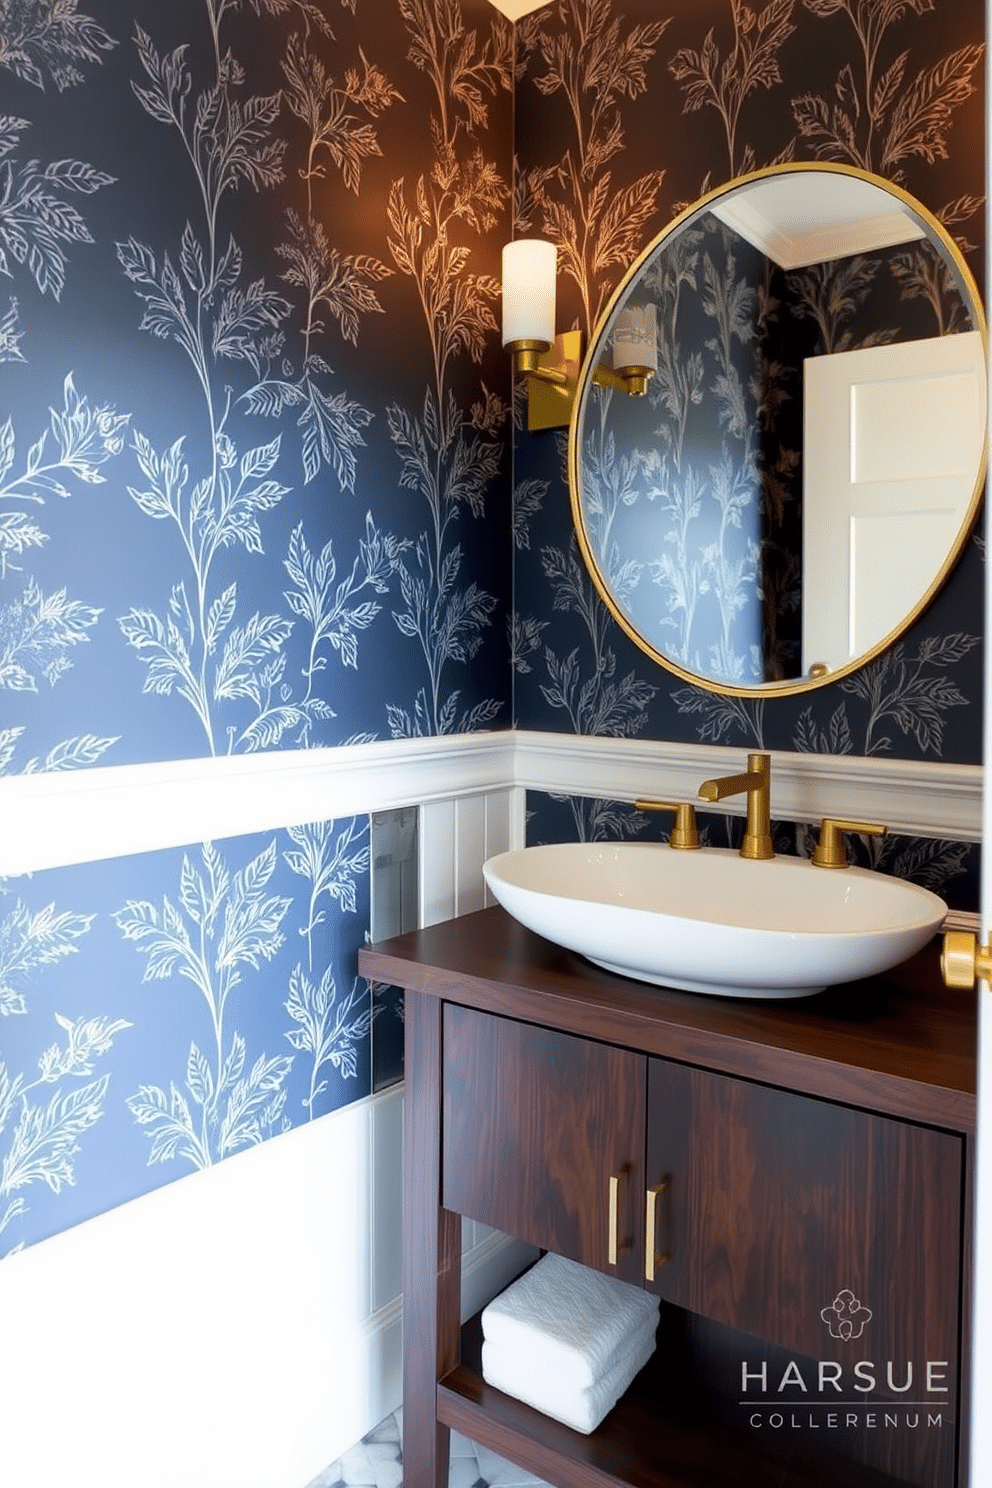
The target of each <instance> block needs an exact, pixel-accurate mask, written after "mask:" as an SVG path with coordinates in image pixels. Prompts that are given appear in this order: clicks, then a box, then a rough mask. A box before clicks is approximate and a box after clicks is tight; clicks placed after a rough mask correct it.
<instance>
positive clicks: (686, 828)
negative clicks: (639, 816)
mask: <svg viewBox="0 0 992 1488" xmlns="http://www.w3.org/2000/svg"><path fill="white" fill-rule="evenodd" d="M634 805H635V806H636V807H637V809H638V810H639V811H674V812H675V825H674V826H673V827H672V830H671V832H670V834H669V837H668V845H669V847H675V848H678V849H679V850H680V851H685V850H686V849H687V848H693V847H702V843H701V842H700V840H699V828H698V827H697V826H696V810H695V807H694V806H693V804H692V802H691V801H635V802H634Z"/></svg>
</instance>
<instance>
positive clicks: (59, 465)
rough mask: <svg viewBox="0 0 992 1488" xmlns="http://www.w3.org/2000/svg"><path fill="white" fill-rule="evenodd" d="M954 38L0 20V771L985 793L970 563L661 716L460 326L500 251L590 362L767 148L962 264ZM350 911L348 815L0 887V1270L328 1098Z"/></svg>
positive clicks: (660, 19)
mask: <svg viewBox="0 0 992 1488" xmlns="http://www.w3.org/2000/svg"><path fill="white" fill-rule="evenodd" d="M514 34H516V37H517V50H516V55H514V51H513V37H514ZM983 42H984V20H983V11H982V7H981V5H980V3H979V0H873V3H871V4H859V5H857V6H855V5H854V4H853V3H849V0H770V3H769V4H768V6H767V7H766V8H765V9H764V10H760V11H753V10H751V9H750V8H749V7H748V6H746V5H744V4H742V3H740V0H668V3H667V4H663V5H659V4H658V3H656V0H622V3H609V0H552V3H551V4H550V5H549V6H548V7H546V8H545V9H543V10H541V11H539V12H537V13H535V14H534V15H532V16H531V17H529V18H527V19H526V20H525V21H524V22H522V23H520V24H519V25H518V26H517V27H516V28H515V31H514V28H512V27H511V26H510V25H509V24H508V23H507V22H505V21H504V20H503V19H502V18H501V17H500V16H499V15H498V14H497V13H496V12H495V11H494V10H493V8H492V7H491V6H490V5H489V4H488V3H487V0H320V3H317V0H170V3H168V4H162V3H160V0H33V3H30V4H23V3H20V0H0V772H3V773H6V774H8V775H19V774H23V773H25V772H35V771H42V770H65V769H72V770H78V769H90V768H99V767H100V766H101V765H109V764H114V765H117V764H129V763H139V762H146V761H156V760H167V759H196V758H199V757H201V756H205V755H221V754H242V753H248V752H252V751H257V750H271V749H281V750H292V749H300V748H307V747H313V746H319V745H339V744H344V743H347V742H350V741H358V740H366V739H372V738H380V739H385V738H390V737H393V738H404V737H412V736H415V735H439V734H447V733H452V732H456V731H466V730H475V729H483V728H502V727H508V726H509V725H510V724H511V722H513V721H516V722H517V723H518V724H519V725H520V726H522V727H526V728H533V729H550V730H554V731H559V730H564V731H576V732H582V733H598V734H605V735H614V736H617V737H621V736H629V735H634V734H642V735H644V736H646V737H649V738H650V737H655V738H666V739H687V740H704V741H705V740H720V741H721V742H725V743H734V744H737V743H739V744H741V746H742V747H743V746H745V745H751V744H754V743H762V744H765V745H767V746H768V747H774V748H784V749H808V750H820V751H822V750H826V751H829V752H847V751H851V752H855V753H876V752H881V751H888V752H890V753H893V754H895V755H904V756H906V757H909V758H913V759H916V758H920V759H934V758H944V759H949V760H952V759H953V760H964V761H977V760H978V759H979V758H980V752H981V742H980V725H979V708H978V702H979V691H980V667H981V658H980V646H979V644H978V637H979V635H980V633H981V605H982V553H981V550H980V548H979V547H978V545H977V544H975V543H973V544H972V545H970V547H969V550H968V553H967V555H966V557H965V558H964V559H963V561H962V563H961V565H960V567H959V569H958V571H957V572H956V574H955V575H954V577H953V579H952V581H951V583H950V584H949V585H948V586H947V589H946V591H945V593H944V594H943V595H942V596H941V597H940V599H939V600H938V601H937V602H936V603H935V604H934V606H933V607H932V609H931V611H930V612H929V614H928V615H927V616H926V617H925V618H924V621H923V622H922V623H921V624H920V625H919V626H917V627H916V628H915V630H914V631H913V632H912V633H911V634H910V635H909V636H908V637H907V638H906V640H905V642H904V643H903V644H902V645H900V646H899V647H897V648H895V649H894V650H893V652H892V653H890V654H889V655H887V656H885V657H884V658H882V660H881V661H880V662H878V663H876V664H875V665H874V666H873V667H871V668H868V669H866V671H865V672H864V673H859V674H857V676H856V677H854V678H852V679H850V681H849V682H848V683H846V684H842V685H841V686H840V687H835V688H827V689H824V690H823V691H820V692H817V693H816V694H814V695H813V697H812V700H811V701H805V700H803V699H798V700H794V701H778V702H775V703H768V704H753V703H744V702H740V701H739V700H733V699H730V700H720V699H714V698H713V697H712V696H710V695H708V694H705V693H702V692H699V691H698V690H696V689H693V688H688V687H680V686H678V685H676V683H675V679H674V678H671V677H668V676H667V674H663V673H661V672H659V671H657V670H655V669H653V668H652V667H651V666H650V665H649V664H648V663H647V662H646V660H645V658H644V657H643V656H642V655H641V653H639V652H637V651H635V649H634V648H633V647H632V646H631V645H629V644H628V643H627V642H626V640H625V638H624V637H623V635H622V634H621V633H620V632H619V631H618V630H617V628H616V627H615V626H614V625H613V624H612V622H611V621H610V620H609V619H608V617H607V615H606V612H605V610H604V608H603V606H602V605H601V604H600V603H599V602H598V600H597V599H596V598H595V596H594V594H593V590H592V585H591V583H590V581H589V579H588V577H587V576H586V575H585V574H584V572H583V571H582V569H581V566H580V563H579V560H578V555H577V551H576V549H575V545H574V541H573V539H572V537H571V524H570V515H569V505H568V495H567V487H566V484H565V479H564V448H563V442H562V440H561V439H560V438H558V437H556V436H555V435H553V434H552V435H547V436H542V435H528V434H527V433H526V432H525V431H524V430H523V429H522V428H519V427H517V428H516V429H514V421H513V419H512V418H511V413H510V399H511V390H510V379H509V369H508V366H507V362H506V358H505V356H504V355H503V353H502V351H501V348H500V345H499V336H498V334H497V318H498V296H499V281H498V275H499V250H500V246H501V244H502V243H503V242H504V241H505V240H506V239H507V238H508V237H509V236H510V235H511V221H515V230H516V231H517V232H524V231H533V232H535V233H539V234H541V233H543V234H547V235H549V236H550V237H552V238H553V239H555V240H556V241H557V242H558V243H559V245H560V247H561V268H562V271H561V275H560V281H559V303H560V313H559V322H560V324H561V325H567V324H569V323H575V324H577V325H580V326H581V327H582V328H583V329H585V330H586V331H587V332H588V330H589V329H590V328H591V326H592V325H593V324H594V323H595V320H596V318H597V316H598V314H599V311H600V309H601V307H602V305H603V304H604V302H605V300H606V298H607V297H608V295H609V293H610V292H611V290H612V288H613V286H614V285H615V284H616V282H617V281H618V279H619V278H620V277H621V275H622V273H623V270H624V268H625V266H626V265H627V263H629V261H630V260H631V258H632V257H633V256H634V255H635V254H636V252H637V251H638V250H639V249H640V248H641V247H642V246H643V244H644V243H646V242H647V241H648V240H649V239H650V238H651V237H652V236H654V234H655V233H656V232H657V231H658V230H660V228H661V227H662V226H663V225H664V224H665V223H666V222H667V221H668V220H669V219H670V218H671V216H672V215H673V214H674V212H675V210H676V209H677V208H679V207H680V206H681V205H683V204H684V203H687V202H689V201H691V200H694V199H695V198H696V197H697V196H698V195H699V194H700V192H701V191H703V190H705V189H706V188H707V187H708V186H710V185H713V184H716V183H717V182H718V181H719V180H722V179H725V178H726V177H728V176H729V175H731V174H734V173H737V172H739V171H742V170H746V169H751V168H753V167H755V166H758V165H762V164H766V163H770V162H771V161H773V160H776V159H780V158H788V157H789V156H790V155H793V156H797V157H801V158H802V157H804V158H838V159H845V160H849V161H853V162H854V163H857V164H864V165H867V166H869V167H870V168H872V169H875V170H878V171H880V172H881V173H882V174H884V175H887V176H889V177H891V178H892V179H895V180H899V181H901V182H903V184H905V185H906V186H907V187H908V188H909V189H910V190H911V191H913V192H914V193H915V194H916V195H918V196H919V197H921V198H922V199H923V201H924V202H925V203H926V204H927V205H928V206H930V208H931V209H932V210H933V211H934V212H935V213H936V214H937V215H938V216H941V217H942V218H943V219H944V220H945V221H946V222H947V223H948V225H949V226H950V227H951V229H952V231H954V232H955V234H956V235H958V236H959V238H960V239H962V240H964V241H965V244H966V250H967V252H968V254H969V259H970V262H971V264H972V267H973V269H974V270H975V271H976V272H977V271H978V266H979V264H980V262H981V258H982V251H983V246H984V245H983V242H982V231H983V230H982V226H981V220H982V219H981V198H982V193H983V190H984V184H983V179H984V178H983V152H982V144H981V142H982V138H983V134H982V118H983V114H982V98H981V92H980V89H981V53H982V47H983ZM514 157H515V158H514ZM519 408H520V404H519V401H518V403H517V411H518V412H519ZM511 445H512V446H514V450H513V460H514V468H513V474H512V476H511ZM555 811H556V812H558V813H559V815H560V822H559V823H557V824H556V825H555V827H554V831H555V832H559V831H561V832H563V833H565V834H566V835H567V834H569V833H573V832H574V833H577V834H589V833H593V832H596V831H600V830H602V831H604V832H609V833H614V832H619V833H621V834H623V833H624V832H626V831H628V830H638V829H639V828H638V826H637V824H636V822H635V821H634V818H633V816H632V815H631V813H630V812H629V811H626V812H624V811H617V810H614V809H613V808H612V807H611V806H610V804H609V803H595V802H594V803H586V802H582V803H566V804H562V803H555ZM561 823H564V825H561ZM368 903H369V888H368V827H367V823H366V822H365V821H364V820H360V819H355V820H351V819H347V820H341V821H336V822H331V823H329V822H315V823H312V824H310V825H309V826H306V827H302V828H293V829H291V830H286V831H279V832H276V833H271V834H253V835H252V836H250V837H245V838H236V839H231V840H227V841H224V842H215V843H213V844H208V843H198V844H193V845H190V846H189V847H187V848H185V849H178V850H175V851H171V850H170V851H165V852H155V853H149V854H147V855H144V856H140V857H134V858H129V859H126V860H115V861H106V862H99V863H94V864H89V865H82V866H79V867H70V868H62V869H52V870H49V871H46V872H41V873H37V874H34V875H33V876H30V877H26V878H23V879H8V880H7V881H6V882H4V883H2V885H0V1255H3V1254H5V1253H7V1252H9V1251H10V1250H12V1249H14V1248H16V1247H18V1246H20V1245H22V1244H28V1243H31V1242H33V1241H36V1240H39V1239H41V1238H43V1237H44V1236H46V1235H49V1234H51V1233H53V1232H55V1231H57V1230H59V1229H62V1228H65V1227H66V1226H68V1225H71V1224H74V1223H77V1222H78V1221H79V1220H81V1219H82V1218H84V1217H86V1216H88V1215H91V1214H94V1213H97V1212H100V1211H101V1210H104V1209H106V1208H108V1207H110V1206H112V1205H115V1204H118V1203H121V1202H123V1201H124V1200H126V1199H128V1198H131V1197H133V1196H135V1195H137V1194H139V1193H141V1192H143V1191H145V1190H147V1189H149V1188H151V1187H154V1186H155V1185H157V1184H161V1183H164V1182H168V1181H171V1180H172V1179H174V1178H178V1177H181V1176H182V1175H183V1174H186V1173H189V1172H191V1171H193V1170H195V1169H198V1168H203V1167H205V1166H207V1165H209V1164H212V1163H215V1162H217V1161H219V1160H222V1159H223V1158H224V1157H226V1156H227V1155H229V1154H231V1153H233V1152H236V1151H239V1150H242V1149H243V1148H245V1147H246V1146H248V1145H251V1144H254V1143H256V1142H259V1141H262V1140H265V1139H267V1138H269V1137H271V1136H273V1135H275V1134H276V1133H278V1132H280V1131H282V1130H283V1129H285V1127H286V1126H287V1125H294V1124H297V1123H300V1122H304V1121H308V1120H310V1119H313V1118H314V1117H317V1116H320V1115H322V1114H324V1113H327V1112H330V1111H333V1110H334V1109H335V1108H337V1107H339V1106H341V1105H342V1104H344V1103H346V1102H348V1101H350V1100H353V1099H355V1098H356V1097H358V1096H361V1095H364V1094H366V1093H367V1092H368V1091H369V1090H370V1089H371V1088H372V1083H373V1061H372V1057H371V1053H370V1032H371V1031H372V1027H373V1026H378V1025H379V1024H384V1023H385V1020H387V1019H393V1020H395V1019H396V1018H397V1008H396V1007H395V1005H394V1004H393V1003H391V1002H390V1001H389V999H388V998H386V999H384V1000H382V1001H374V1000H373V996H372V992H371V990H370V989H369V988H368V987H367V986H366V985H365V984H364V983H362V982H360V981H357V980H356V959H355V958H356V952H357V947H358V946H359V945H360V944H361V942H362V941H363V939H364V937H365V934H366V932H367V928H368ZM373 1015H375V1016H373ZM392 1034H395V1029H393V1030H392ZM375 1078H376V1079H378V1075H377V1076H376V1077H375Z"/></svg>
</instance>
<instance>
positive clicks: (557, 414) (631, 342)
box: [503, 238, 658, 429]
mask: <svg viewBox="0 0 992 1488" xmlns="http://www.w3.org/2000/svg"><path fill="white" fill-rule="evenodd" d="M557 270H558V250H557V248H556V247H555V245H554V244H553V243H546V242H544V241H542V240H541V239H540V238H516V239H514V241H513V242H512V243H507V244H506V245H505V247H504V249H503V346H504V348H505V350H506V351H508V352H509V353H510V355H511V357H512V358H513V370H514V372H516V373H518V374H520V375H521V376H524V377H526V378H527V384H528V386H527V427H528V428H529V429H557V428H561V427H563V426H564V425H566V424H568V422H569V420H570V419H571V417H572V409H573V407H574V406H575V394H576V388H577V386H578V380H579V365H580V363H581V361H582V332H581V331H565V332H563V333H562V334H561V335H559V336H556V335H555V277H556V274H557ZM612 347H613V367H612V370H611V369H610V368H608V367H598V368H597V369H596V371H595V372H594V373H593V381H594V382H598V383H600V384H601V385H602V386H603V387H612V388H619V389H621V391H623V392H625V393H628V394H629V395H630V396H631V397H633V398H636V397H639V396H640V395H641V394H643V393H644V392H646V391H647V385H648V380H649V379H650V377H651V376H652V374H653V373H655V372H657V370H658V311H657V306H655V305H653V304H648V305H626V306H624V308H623V309H622V310H621V311H619V312H618V315H617V320H616V326H615V329H614V332H613V336H612Z"/></svg>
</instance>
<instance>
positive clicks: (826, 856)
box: [813, 816, 888, 868]
mask: <svg viewBox="0 0 992 1488" xmlns="http://www.w3.org/2000/svg"><path fill="white" fill-rule="evenodd" d="M887 830H888V828H887V827H885V826H883V825H882V823H881V822H859V821H841V819H840V818H839V817H834V816H825V817H824V818H823V820H822V821H821V823H820V840H819V842H818V843H817V844H816V847H815V848H814V850H813V862H814V863H815V864H816V866H817V868H846V867H847V847H846V845H845V842H844V833H845V832H861V833H863V834H864V835H865V836H867V837H884V836H885V833H886V831H887Z"/></svg>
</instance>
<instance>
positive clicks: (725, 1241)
mask: <svg viewBox="0 0 992 1488" xmlns="http://www.w3.org/2000/svg"><path fill="white" fill-rule="evenodd" d="M963 1157H964V1154H963V1149H962V1142H961V1139H960V1137H958V1136H955V1135H954V1134H952V1133H947V1132H941V1131H935V1130H932V1129H931V1128H929V1127H923V1126H914V1125H912V1124H910V1123H908V1122H903V1121H897V1120H894V1119H890V1118H887V1117H882V1116H876V1115H872V1114H870V1113H868V1112H865V1111H858V1110H854V1109H852V1108H850V1107H848V1106H841V1105H833V1104H831V1103H830V1102H828V1101H822V1100H814V1099H811V1098H809V1097H806V1096H801V1095H796V1094H792V1093H790V1092H787V1091H782V1090H776V1089H773V1088H770V1087H768V1086H764V1085H757V1084H752V1083H750V1082H748V1081H745V1080H736V1079H730V1078H728V1077H727V1076H725V1075H716V1074H712V1073H710V1072H708V1071H706V1070H697V1069H690V1068H688V1067H686V1066H683V1065H676V1064H669V1063H666V1062H665V1061H663V1060H657V1059H652V1060H651V1061H650V1075H649V1107H648V1167H647V1183H648V1184H649V1185H654V1184H658V1183H659V1182H661V1181H662V1180H664V1179H667V1180H668V1184H667V1186H666V1189H665V1190H664V1192H663V1193H662V1195H661V1196H660V1199H659V1201H658V1203H659V1212H658V1231H659V1240H658V1246H657V1248H658V1249H660V1250H667V1251H668V1252H669V1253H670V1256H669V1259H668V1260H667V1261H666V1262H665V1263H664V1264H661V1265H659V1268H658V1270H657V1281H656V1283H655V1290H656V1291H658V1292H659V1293H660V1295H661V1296H662V1297H664V1298H666V1299H667V1300H668V1301H670V1302H674V1303H676V1304H677V1305H678V1306H680V1307H683V1308H686V1309H688V1310H690V1311H692V1312H694V1313H699V1314H701V1315H702V1316H704V1317H706V1318H710V1319H712V1320H713V1321H714V1322H717V1323H722V1324H725V1325H727V1326H728V1327H731V1328H735V1329H739V1330H741V1331H743V1332H746V1333H750V1334H753V1335H755V1336H757V1337H758V1338H761V1339H766V1340H768V1341H769V1342H770V1343H772V1344H776V1345H781V1346H782V1347H783V1348H785V1349H787V1350H791V1351H793V1352H794V1353H796V1354H801V1355H804V1356H806V1357H807V1358H810V1359H814V1360H821V1359H824V1360H826V1359H837V1360H841V1361H842V1362H844V1363H845V1365H846V1366H848V1367H849V1368H851V1369H853V1366H854V1364H855V1363H856V1362H857V1361H858V1360H869V1359H870V1360H874V1361H876V1373H877V1374H879V1375H880V1376H882V1377H884V1375H885V1371H886V1367H887V1364H888V1362H889V1361H892V1367H893V1377H894V1378H895V1380H896V1383H897V1385H902V1384H903V1383H904V1381H905V1379H906V1364H907V1363H908V1362H910V1361H912V1362H913V1367H914V1370H915V1376H914V1378H915V1381H916V1384H915V1386H914V1388H913V1390H912V1391H911V1392H910V1394H909V1395H908V1396H906V1395H903V1397H902V1398H904V1399H914V1400H917V1399H921V1398H922V1397H921V1395H920V1394H919V1386H920V1383H921V1380H925V1375H926V1366H927V1361H934V1362H935V1363H939V1365H940V1367H939V1368H936V1369H935V1370H934V1371H932V1379H934V1380H936V1379H937V1377H938V1376H940V1378H939V1384H940V1385H942V1386H946V1387H947V1388H946V1391H938V1392H936V1394H935V1395H931V1397H930V1398H936V1399H937V1400H938V1401H940V1400H943V1401H944V1402H950V1403H951V1408H952V1409H953V1403H954V1401H955V1399H956V1387H957V1360H958V1332H959V1309H960V1266H961V1256H960V1246H961V1222H962V1221H961V1215H962V1199H963V1190H962V1181H963ZM845 1335H846V1336H845ZM867 1373H868V1372H867V1371H865V1372H864V1378H863V1379H857V1380H855V1381H854V1383H855V1385H859V1384H863V1383H866V1380H867ZM850 1384H851V1377H850V1375H848V1388H849V1391H850ZM854 1398H855V1399H859V1398H864V1396H863V1394H862V1395H861V1396H859V1395H858V1393H857V1389H855V1392H854ZM894 1398H897V1399H898V1398H899V1392H898V1391H896V1392H895V1395H894Z"/></svg>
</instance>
